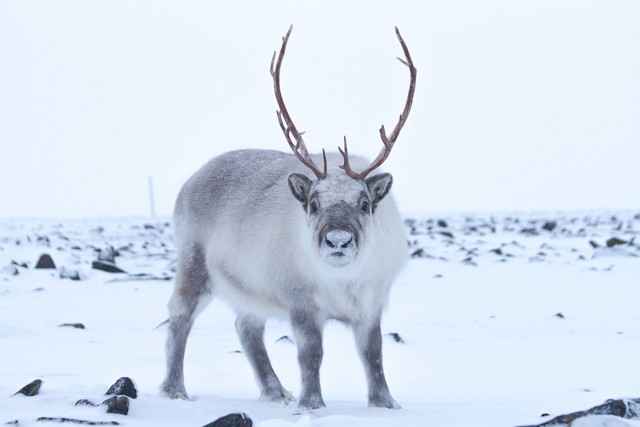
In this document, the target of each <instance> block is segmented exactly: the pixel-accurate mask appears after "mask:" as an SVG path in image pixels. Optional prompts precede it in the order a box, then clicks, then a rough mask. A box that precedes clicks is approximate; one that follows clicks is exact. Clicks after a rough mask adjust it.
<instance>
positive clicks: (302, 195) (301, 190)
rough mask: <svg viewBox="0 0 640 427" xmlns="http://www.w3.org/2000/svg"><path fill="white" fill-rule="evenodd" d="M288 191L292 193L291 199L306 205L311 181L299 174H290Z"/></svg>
mask: <svg viewBox="0 0 640 427" xmlns="http://www.w3.org/2000/svg"><path fill="white" fill-rule="evenodd" d="M288 181H289V189H290V190H291V193H293V197H295V198H296V199H298V200H299V201H300V202H301V203H304V204H306V203H307V202H308V201H309V191H310V190H311V184H312V182H311V180H310V179H309V178H307V177H306V176H304V175H302V174H300V173H292V174H291V175H289V180H288Z"/></svg>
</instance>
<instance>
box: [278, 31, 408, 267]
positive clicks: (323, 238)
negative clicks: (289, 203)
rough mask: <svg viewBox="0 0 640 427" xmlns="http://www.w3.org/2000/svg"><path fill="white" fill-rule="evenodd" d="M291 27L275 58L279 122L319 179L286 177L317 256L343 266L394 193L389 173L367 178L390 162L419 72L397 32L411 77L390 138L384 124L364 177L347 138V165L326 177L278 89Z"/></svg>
mask: <svg viewBox="0 0 640 427" xmlns="http://www.w3.org/2000/svg"><path fill="white" fill-rule="evenodd" d="M292 29H293V26H292V27H290V28H289V31H288V32H287V34H286V36H285V37H284V39H283V41H282V47H281V48H280V54H279V55H278V60H277V62H275V59H276V53H275V52H274V54H273V58H272V60H271V76H272V77H273V85H274V91H275V95H276V101H277V102H278V107H279V108H280V110H279V111H278V113H277V115H278V122H279V124H280V128H281V129H282V132H283V133H284V136H285V138H286V140H287V143H288V144H289V147H290V148H291V150H292V151H293V153H294V154H295V155H296V156H297V157H298V159H299V160H300V161H301V162H302V163H303V164H304V165H305V166H307V167H308V168H309V169H310V170H311V171H312V172H313V173H314V175H315V176H316V178H317V179H316V180H311V179H309V178H308V177H307V176H305V175H303V174H299V173H292V174H291V175H289V178H288V183H289V188H290V189H291V193H292V194H293V196H294V197H295V198H296V199H298V201H300V203H302V206H303V208H304V210H305V212H306V214H307V216H308V219H309V221H308V223H309V225H310V229H311V230H313V240H314V241H315V244H314V246H315V248H316V251H317V253H319V255H320V256H321V258H322V259H323V260H324V261H325V262H326V263H328V264H329V265H331V266H334V267H343V266H346V265H348V264H350V263H351V262H353V261H354V260H355V259H356V257H357V255H358V252H359V248H360V247H361V246H362V245H363V244H364V243H365V242H366V240H367V236H368V235H369V234H370V233H367V232H366V231H367V230H368V229H370V227H371V221H372V219H373V218H372V217H373V215H374V213H375V210H376V207H377V205H378V203H379V202H380V201H381V200H382V199H384V197H385V196H386V195H387V194H388V193H389V190H390V189H391V184H392V182H393V179H392V177H391V175H390V174H388V173H380V174H377V175H373V176H372V177H370V178H367V176H368V175H369V174H370V173H371V172H372V171H373V170H375V169H377V168H378V167H379V166H380V165H382V163H384V161H385V160H386V159H387V157H388V156H389V153H391V149H392V148H393V145H394V144H395V142H396V139H397V138H398V135H399V134H400V131H401V130H402V127H403V126H404V124H405V122H406V120H407V117H408V116H409V111H410V110H411V105H412V103H413V94H414V92H415V84H416V74H417V70H416V68H415V67H414V65H413V62H412V61H411V56H410V55H409V50H408V49H407V46H406V44H405V43H404V40H403V39H402V36H400V32H399V31H398V28H396V35H397V36H398V40H399V41H400V44H401V45H402V50H403V51H404V56H405V58H406V60H403V59H400V58H398V60H400V62H402V63H403V64H405V65H406V66H407V67H409V71H410V75H411V82H410V85H409V93H408V95H407V101H406V103H405V107H404V110H403V112H402V114H401V115H400V119H399V121H398V124H396V127H395V128H394V129H393V132H392V133H391V135H390V136H387V133H386V131H385V128H384V125H382V126H381V127H380V137H381V139H382V143H383V148H382V150H381V151H380V153H379V154H378V156H377V157H376V158H375V160H374V161H373V162H372V163H371V164H370V165H369V166H368V167H366V168H365V169H364V170H363V171H362V172H360V173H356V172H355V171H354V170H353V169H351V165H350V163H349V152H348V149H347V138H346V137H345V138H344V149H343V148H340V147H338V150H339V151H340V154H341V155H342V158H343V164H342V166H340V169H342V171H340V170H335V171H332V172H331V173H330V174H329V173H327V156H326V153H325V151H324V149H323V150H322V159H323V163H324V168H323V170H322V171H321V170H320V169H319V168H318V167H317V166H316V164H315V163H314V162H313V160H312V159H311V156H310V155H309V151H308V150H307V147H306V145H305V144H304V140H303V139H302V133H300V132H298V130H297V129H296V127H295V125H294V124H293V121H292V120H291V116H290V115H289V112H288V111H287V108H286V106H285V104H284V100H283V98H282V93H281V91H280V68H281V66H282V59H283V58H284V53H285V50H286V47H287V42H288V40H289V36H290V35H291V30H292ZM274 62H275V68H274ZM292 137H293V140H295V142H294V141H293V140H292Z"/></svg>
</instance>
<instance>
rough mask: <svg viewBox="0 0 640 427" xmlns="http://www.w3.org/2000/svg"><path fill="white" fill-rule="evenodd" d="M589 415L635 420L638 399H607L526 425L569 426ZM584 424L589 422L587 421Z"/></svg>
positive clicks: (639, 404) (639, 410) (639, 408)
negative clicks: (586, 407) (594, 404)
mask: <svg viewBox="0 0 640 427" xmlns="http://www.w3.org/2000/svg"><path fill="white" fill-rule="evenodd" d="M590 415H613V416H615V417H620V418H625V419H633V420H637V419H640V399H609V400H607V401H606V402H604V403H603V404H602V405H598V406H594V407H593V408H591V409H587V410H586V411H578V412H572V413H570V414H566V415H560V416H558V417H555V418H553V419H551V420H549V421H546V422H544V423H542V424H537V425H535V426H526V427H551V426H557V427H565V426H571V425H572V424H574V421H575V420H577V419H578V418H585V417H589V416H590ZM587 419H588V418H587ZM584 425H591V424H588V423H587V424H584ZM593 425H600V424H593ZM606 425H608V424H606Z"/></svg>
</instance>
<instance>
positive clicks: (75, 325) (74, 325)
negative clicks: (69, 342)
mask: <svg viewBox="0 0 640 427" xmlns="http://www.w3.org/2000/svg"><path fill="white" fill-rule="evenodd" d="M58 327H59V328H76V329H84V325H83V324H82V323H63V324H61V325H58Z"/></svg>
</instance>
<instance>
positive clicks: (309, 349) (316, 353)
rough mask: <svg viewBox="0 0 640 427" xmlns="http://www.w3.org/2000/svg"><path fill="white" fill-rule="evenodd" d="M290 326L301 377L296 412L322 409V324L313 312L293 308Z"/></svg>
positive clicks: (323, 405)
mask: <svg viewBox="0 0 640 427" xmlns="http://www.w3.org/2000/svg"><path fill="white" fill-rule="evenodd" d="M291 326H292V327H293V333H294V335H295V337H296V342H297V345H298V363H299V364H300V372H301V376H302V392H301V396H300V402H299V404H298V410H301V411H304V410H310V409H318V408H323V407H325V406H326V405H325V404H324V400H322V391H321V390H320V364H321V363H322V354H323V353H322V324H321V322H320V321H319V319H318V318H317V316H316V314H315V312H314V311H312V310H309V309H300V308H294V309H293V310H292V311H291Z"/></svg>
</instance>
